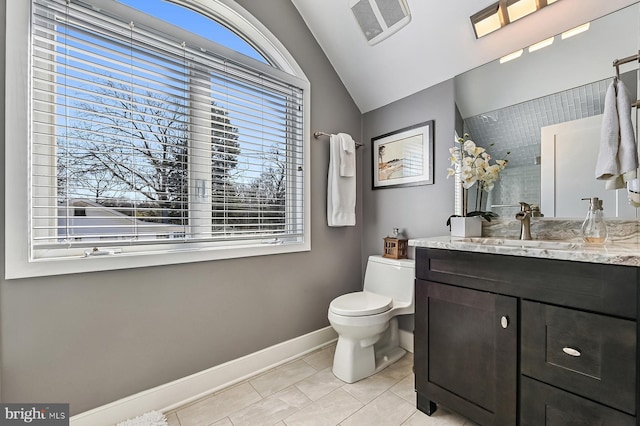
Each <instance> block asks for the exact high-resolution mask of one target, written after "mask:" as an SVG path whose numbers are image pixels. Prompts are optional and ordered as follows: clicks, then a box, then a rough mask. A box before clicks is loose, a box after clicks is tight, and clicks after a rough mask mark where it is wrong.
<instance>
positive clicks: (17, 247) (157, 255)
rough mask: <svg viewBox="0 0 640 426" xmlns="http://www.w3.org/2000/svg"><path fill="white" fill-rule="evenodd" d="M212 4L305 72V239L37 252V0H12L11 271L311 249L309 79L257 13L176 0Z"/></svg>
mask: <svg viewBox="0 0 640 426" xmlns="http://www.w3.org/2000/svg"><path fill="white" fill-rule="evenodd" d="M173 1H174V3H177V4H182V5H189V6H191V7H193V8H195V9H196V10H198V11H201V12H205V14H207V15H209V16H210V17H212V18H215V19H216V20H218V21H219V22H221V23H224V24H225V25H227V26H228V27H230V28H233V29H235V30H236V31H237V32H238V33H241V34H244V35H245V36H246V37H247V38H248V39H249V40H251V42H252V43H253V44H254V45H255V46H256V48H257V49H258V50H259V51H261V52H263V53H264V54H265V55H266V56H267V57H268V58H269V60H271V61H272V63H273V65H275V66H276V67H278V68H280V69H282V70H284V71H286V72H288V73H290V74H293V75H295V76H297V77H299V78H300V79H301V80H303V84H302V89H303V90H304V92H303V101H304V105H305V108H304V111H303V135H304V158H303V168H304V172H305V179H304V188H303V194H304V224H305V226H304V237H303V242H302V243H301V244H287V245H278V244H271V245H258V244H256V246H253V247H251V246H250V247H246V246H245V247H241V248H231V247H229V246H225V247H220V246H215V245H214V246H211V245H209V246H202V247H200V248H195V247H192V248H190V249H186V248H184V246H182V247H181V248H178V249H169V248H168V249H166V250H162V251H153V252H150V251H149V252H145V251H143V250H142V251H138V252H135V253H121V254H116V255H109V256H93V257H87V258H85V257H79V256H74V257H68V258H57V259H42V260H37V261H33V260H30V241H31V235H30V232H31V231H30V227H29V214H28V209H29V198H30V196H31V189H30V178H29V170H30V163H31V161H30V159H29V134H30V124H29V117H30V113H29V111H30V98H31V95H30V88H31V82H30V71H29V70H30V64H31V47H30V27H31V24H30V19H31V13H30V12H31V10H30V8H31V1H9V2H7V4H6V23H5V30H6V39H7V43H6V57H5V64H6V68H5V72H6V74H5V123H6V124H5V187H6V189H5V279H13V278H25V277H36V276H49V275H62V274H71V273H82V272H92V271H106V270H115V269H126V268H138V267H146V266H155V265H169V264H180V263H189V262H201V261H209V260H220V259H231V258H241V257H251V256H262V255H271V254H282V253H293V252H301V251H309V250H311V211H310V210H311V201H310V189H311V185H310V173H309V170H310V167H309V165H310V155H309V151H310V149H309V143H310V134H311V130H310V124H309V121H310V112H309V105H310V104H311V96H310V84H309V80H308V79H307V77H306V75H305V74H304V72H303V71H302V69H301V68H300V67H299V66H298V64H297V62H296V61H295V59H294V58H293V57H292V56H291V54H289V52H288V51H287V49H286V48H285V47H284V45H282V43H280V42H279V41H278V40H277V38H276V37H275V36H274V35H273V34H272V33H271V32H270V31H269V30H268V29H267V28H266V27H265V26H264V25H262V24H261V23H260V22H259V21H258V20H257V19H256V18H254V17H253V16H252V15H251V14H250V13H248V12H247V11H246V10H245V9H244V8H242V7H240V6H239V5H237V4H236V3H235V2H233V1H232V0H217V1H211V0H173Z"/></svg>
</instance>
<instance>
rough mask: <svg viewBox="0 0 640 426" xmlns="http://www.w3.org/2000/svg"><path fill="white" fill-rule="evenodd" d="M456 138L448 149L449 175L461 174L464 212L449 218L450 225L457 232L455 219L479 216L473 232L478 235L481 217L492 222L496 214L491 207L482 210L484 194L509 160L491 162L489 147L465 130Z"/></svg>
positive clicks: (448, 223) (490, 188) (491, 186)
mask: <svg viewBox="0 0 640 426" xmlns="http://www.w3.org/2000/svg"><path fill="white" fill-rule="evenodd" d="M456 142H457V144H456V146H454V147H452V148H450V149H449V152H450V153H451V157H449V160H450V161H451V167H450V168H448V169H447V178H449V177H451V176H458V177H459V179H460V183H461V185H462V216H459V215H452V216H451V217H449V220H447V225H449V226H451V227H452V229H451V230H452V233H454V232H455V231H454V229H453V223H452V219H454V220H455V218H460V217H462V218H471V217H477V219H476V220H475V222H476V223H475V224H474V226H475V227H476V228H477V230H475V231H472V232H474V233H477V234H478V235H477V236H479V235H480V233H479V232H480V231H479V230H480V229H481V222H480V219H479V218H484V219H485V220H487V221H489V222H490V221H491V218H492V217H496V216H497V215H496V214H495V213H493V212H491V211H483V210H482V203H483V201H484V196H485V194H486V193H488V192H489V191H491V190H492V189H493V186H494V184H495V182H496V181H497V180H498V178H499V176H500V172H501V171H502V170H504V168H505V167H506V166H507V160H505V159H502V160H495V161H494V163H493V164H491V156H490V155H489V153H488V152H487V150H486V149H485V148H482V147H480V146H477V145H476V143H475V142H474V141H472V140H471V139H469V135H468V134H466V133H465V135H464V137H462V138H458V140H457V141H456ZM508 154H509V153H508V152H507V155H508ZM474 186H475V191H476V197H475V206H474V207H475V208H474V209H473V210H472V211H469V190H470V189H471V188H473V187H474ZM462 222H464V221H462ZM462 232H464V233H465V235H463V236H468V235H466V234H467V232H466V231H462ZM455 233H459V232H455Z"/></svg>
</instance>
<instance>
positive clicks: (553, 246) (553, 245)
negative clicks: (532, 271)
mask: <svg viewBox="0 0 640 426" xmlns="http://www.w3.org/2000/svg"><path fill="white" fill-rule="evenodd" d="M456 241H460V242H463V243H473V244H482V245H491V246H506V247H518V248H532V249H544V250H575V249H580V248H581V247H582V245H581V244H580V243H576V242H566V241H552V240H509V239H505V238H481V237H475V238H460V239H457V240H456Z"/></svg>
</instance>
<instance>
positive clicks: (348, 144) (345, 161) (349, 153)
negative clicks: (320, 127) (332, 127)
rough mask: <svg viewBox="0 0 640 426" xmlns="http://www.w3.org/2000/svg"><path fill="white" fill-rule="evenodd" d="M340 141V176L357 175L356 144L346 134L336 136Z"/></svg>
mask: <svg viewBox="0 0 640 426" xmlns="http://www.w3.org/2000/svg"><path fill="white" fill-rule="evenodd" d="M336 137H338V138H339V139H340V148H341V149H340V176H344V177H350V176H355V175H356V143H355V142H354V141H353V139H352V138H351V136H349V135H348V134H346V133H338V134H337V135H336Z"/></svg>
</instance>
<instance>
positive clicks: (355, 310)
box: [329, 291, 393, 317]
mask: <svg viewBox="0 0 640 426" xmlns="http://www.w3.org/2000/svg"><path fill="white" fill-rule="evenodd" d="M392 306H393V300H392V299H391V298H390V297H387V296H382V295H379V294H376V293H370V292H368V291H358V292H355V293H348V294H344V295H342V296H340V297H337V298H335V299H334V300H333V301H332V302H331V304H330V305H329V309H330V310H331V312H333V313H334V314H337V315H343V316H346V317H361V316H367V315H375V314H379V313H382V312H385V311H388V310H389V309H391V307H392Z"/></svg>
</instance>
